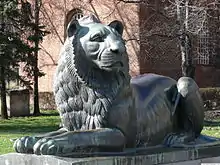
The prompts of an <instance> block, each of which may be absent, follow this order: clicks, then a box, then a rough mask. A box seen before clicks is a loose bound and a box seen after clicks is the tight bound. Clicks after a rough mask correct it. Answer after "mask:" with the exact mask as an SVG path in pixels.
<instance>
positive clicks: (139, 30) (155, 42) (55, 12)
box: [29, 0, 220, 92]
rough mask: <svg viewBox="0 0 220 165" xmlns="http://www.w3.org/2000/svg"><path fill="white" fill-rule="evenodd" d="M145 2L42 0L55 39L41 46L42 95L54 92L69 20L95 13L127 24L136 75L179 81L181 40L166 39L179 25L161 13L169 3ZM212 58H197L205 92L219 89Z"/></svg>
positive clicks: (104, 19)
mask: <svg viewBox="0 0 220 165" xmlns="http://www.w3.org/2000/svg"><path fill="white" fill-rule="evenodd" d="M29 2H31V0H29ZM146 2H147V1H146ZM146 2H145V3H144V2H142V3H134V1H132V0H131V1H130V0H108V1H107V0H104V1H103V0H63V1H61V0H59V1H55V0H43V4H42V8H41V20H42V23H43V24H44V25H46V26H47V28H48V30H49V31H51V34H50V35H48V36H46V37H45V39H44V41H43V43H42V44H41V47H42V49H41V51H40V54H39V68H40V70H42V71H43V72H45V73H46V75H45V76H44V77H41V78H40V79H39V91H40V92H51V91H52V83H53V75H54V71H55V68H56V65H57V60H58V58H59V50H60V48H61V46H62V44H63V42H64V38H65V29H66V26H67V24H68V21H70V19H71V18H72V17H74V18H76V19H77V18H80V17H81V16H82V15H87V14H89V13H93V14H95V15H96V16H97V17H98V18H99V19H100V20H101V21H102V22H103V23H109V22H110V21H112V20H114V19H118V20H120V21H122V22H123V24H124V26H125V29H124V38H125V40H126V46H127V49H128V54H129V58H130V73H131V75H138V74H141V73H147V72H154V73H158V74H163V75H167V76H171V77H173V78H175V79H177V78H178V77H180V75H181V67H180V66H181V59H180V51H179V47H178V40H177V39H176V38H172V39H168V40H167V39H166V38H164V37H161V36H165V35H167V34H168V33H169V32H168V31H169V30H168V29H169V27H175V21H174V20H173V19H166V18H165V17H164V16H163V15H162V14H160V11H161V10H162V9H164V8H165V7H166V3H164V2H163V3H162V2H160V1H159V0H149V1H148V4H146ZM207 28H208V27H207ZM174 30H175V29H174ZM159 32H160V33H159ZM161 32H162V33H161ZM168 36H169V35H168ZM201 36H202V35H201ZM213 37H214V36H213ZM211 38H212V36H211ZM199 41H202V38H201V39H199V40H197V41H196V45H199V44H202V45H200V48H203V47H204V45H206V44H207V43H209V42H210V41H211V40H210V37H209V41H206V42H204V43H199ZM211 42H212V41H211ZM199 52H202V49H199ZM210 53H213V52H209V54H210ZM209 54H203V55H201V56H198V55H197V54H196V55H195V56H196V57H198V58H196V59H197V65H196V81H197V82H198V84H199V85H200V86H201V87H204V86H220V78H219V77H220V76H218V75H219V73H220V69H218V68H217V67H216V63H215V62H211V61H215V58H214V57H215V56H217V52H214V55H213V56H211V55H209ZM211 58H212V60H211Z"/></svg>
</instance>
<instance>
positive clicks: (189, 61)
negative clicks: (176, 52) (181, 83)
mask: <svg viewBox="0 0 220 165" xmlns="http://www.w3.org/2000/svg"><path fill="white" fill-rule="evenodd" d="M176 5H177V20H178V22H179V26H180V38H179V39H180V50H181V69H182V76H186V77H191V78H193V79H194V78H195V66H194V64H193V55H192V45H191V38H190V36H189V34H188V19H189V18H188V17H189V7H188V5H189V0H184V1H179V0H176Z"/></svg>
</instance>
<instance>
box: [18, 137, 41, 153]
mask: <svg viewBox="0 0 220 165" xmlns="http://www.w3.org/2000/svg"><path fill="white" fill-rule="evenodd" d="M38 140H39V139H38V138H36V137H30V136H25V137H22V138H19V139H17V140H16V141H15V143H14V149H15V151H16V152H19V153H33V146H34V145H35V143H36V142H37V141H38Z"/></svg>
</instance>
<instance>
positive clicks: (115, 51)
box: [110, 48, 119, 54]
mask: <svg viewBox="0 0 220 165" xmlns="http://www.w3.org/2000/svg"><path fill="white" fill-rule="evenodd" d="M110 50H111V52H112V53H116V54H117V53H118V52H119V50H118V49H112V48H110Z"/></svg>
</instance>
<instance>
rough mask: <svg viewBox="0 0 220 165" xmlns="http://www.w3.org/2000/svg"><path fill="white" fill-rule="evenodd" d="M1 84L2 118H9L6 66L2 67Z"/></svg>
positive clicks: (0, 70) (0, 72)
mask: <svg viewBox="0 0 220 165" xmlns="http://www.w3.org/2000/svg"><path fill="white" fill-rule="evenodd" d="M0 84H1V118H2V119H8V112H7V102H6V84H5V68H4V67H3V66H2V67H0Z"/></svg>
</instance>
